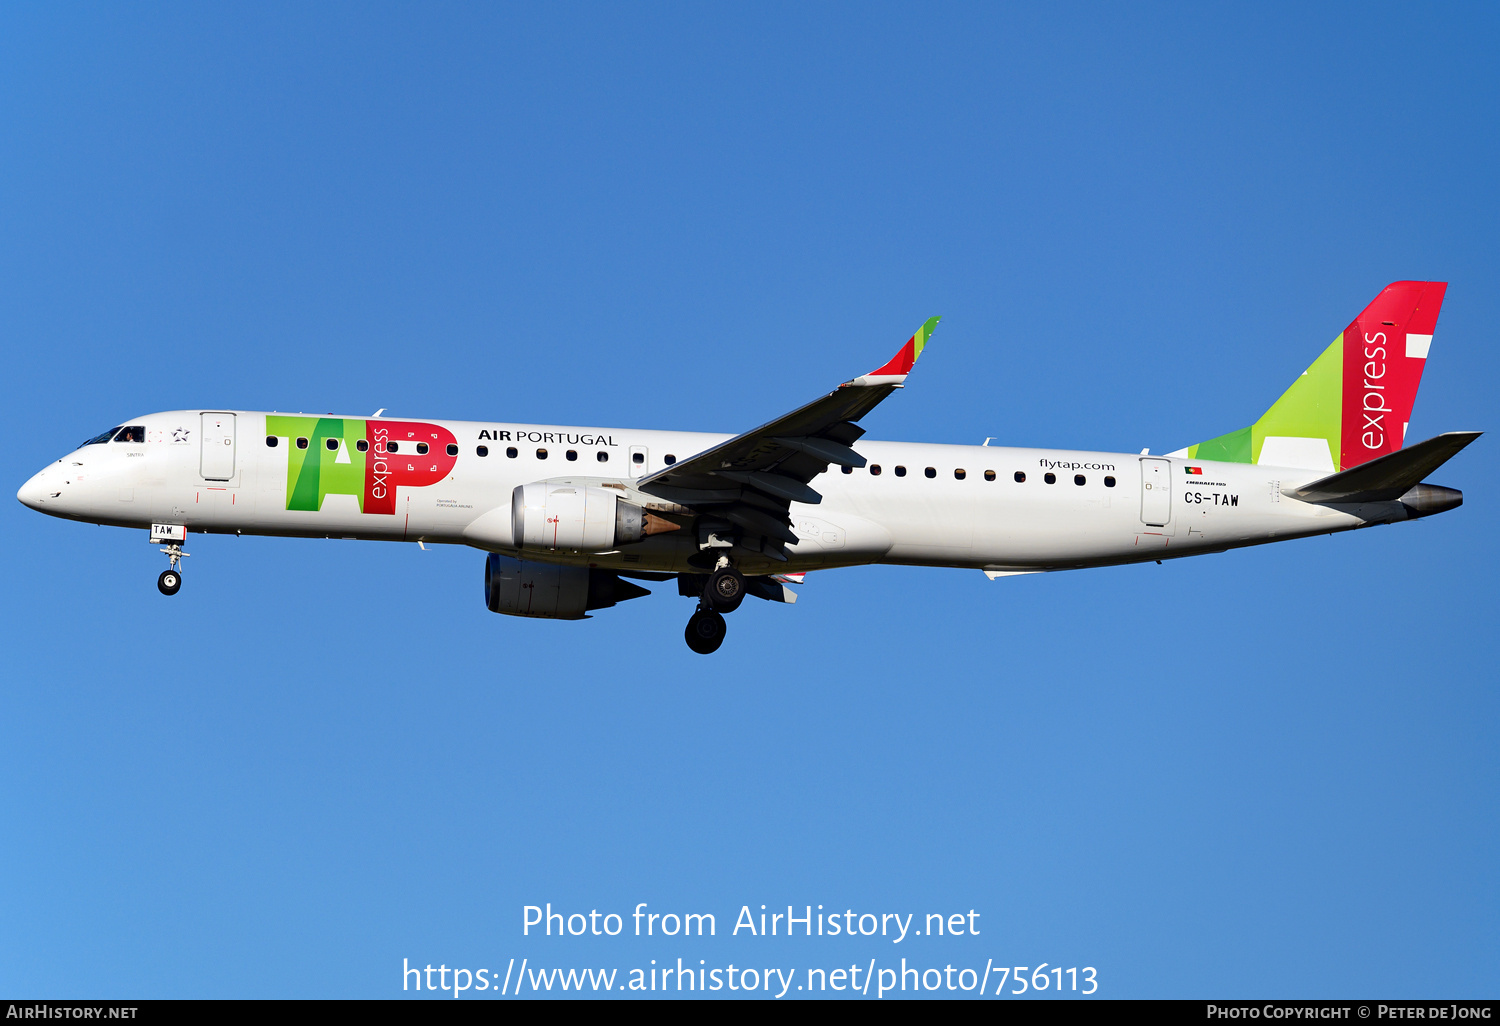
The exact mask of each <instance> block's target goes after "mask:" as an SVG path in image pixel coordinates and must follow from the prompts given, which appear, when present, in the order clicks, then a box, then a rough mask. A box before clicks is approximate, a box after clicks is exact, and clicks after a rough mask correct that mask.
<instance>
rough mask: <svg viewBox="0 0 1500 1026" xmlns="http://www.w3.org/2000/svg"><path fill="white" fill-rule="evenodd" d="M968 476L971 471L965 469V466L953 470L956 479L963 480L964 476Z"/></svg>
mask: <svg viewBox="0 0 1500 1026" xmlns="http://www.w3.org/2000/svg"><path fill="white" fill-rule="evenodd" d="M968 476H969V472H968V471H967V470H965V469H964V468H963V467H959V468H958V469H957V470H955V471H954V472H953V478H954V480H956V481H962V480H963V479H964V478H966V477H968Z"/></svg>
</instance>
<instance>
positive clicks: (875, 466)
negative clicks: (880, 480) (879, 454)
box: [870, 463, 880, 477]
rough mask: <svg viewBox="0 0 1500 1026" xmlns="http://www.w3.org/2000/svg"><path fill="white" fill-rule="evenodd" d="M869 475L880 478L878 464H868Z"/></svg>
mask: <svg viewBox="0 0 1500 1026" xmlns="http://www.w3.org/2000/svg"><path fill="white" fill-rule="evenodd" d="M870 475H871V476H872V477H879V476H880V464H879V463H871V464H870Z"/></svg>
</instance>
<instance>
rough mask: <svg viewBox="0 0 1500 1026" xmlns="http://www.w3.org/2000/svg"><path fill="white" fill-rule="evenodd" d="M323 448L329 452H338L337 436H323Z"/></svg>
mask: <svg viewBox="0 0 1500 1026" xmlns="http://www.w3.org/2000/svg"><path fill="white" fill-rule="evenodd" d="M323 448H325V449H327V450H328V451H329V452H338V451H339V440H338V439H337V438H325V439H323Z"/></svg>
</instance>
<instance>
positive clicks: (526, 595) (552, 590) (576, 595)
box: [484, 552, 651, 620]
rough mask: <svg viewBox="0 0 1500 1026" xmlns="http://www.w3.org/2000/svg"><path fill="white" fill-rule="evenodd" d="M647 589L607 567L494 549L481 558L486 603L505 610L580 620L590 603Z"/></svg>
mask: <svg viewBox="0 0 1500 1026" xmlns="http://www.w3.org/2000/svg"><path fill="white" fill-rule="evenodd" d="M649 594H651V592H649V591H647V590H646V589H645V588H642V587H641V586H640V585H638V584H631V583H630V582H629V581H626V580H623V579H621V578H620V577H619V575H617V574H614V573H611V572H610V571H608V570H596V569H592V568H590V567H586V566H556V565H554V564H551V563H538V562H535V561H533V560H530V559H512V558H510V557H509V556H502V555H500V554H499V553H497V552H492V553H490V555H489V558H488V559H486V560H485V561H484V602H485V605H487V606H489V607H490V611H491V612H495V613H505V614H506V615H508V616H533V617H539V618H542V619H546V620H582V619H583V617H584V614H585V613H587V612H588V611H589V610H591V609H607V608H609V607H610V606H612V605H614V604H615V603H616V602H624V601H625V600H626V599H633V598H640V597H641V596H642V595H649Z"/></svg>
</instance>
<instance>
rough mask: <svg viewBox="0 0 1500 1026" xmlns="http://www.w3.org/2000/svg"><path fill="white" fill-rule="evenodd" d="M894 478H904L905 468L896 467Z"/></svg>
mask: <svg viewBox="0 0 1500 1026" xmlns="http://www.w3.org/2000/svg"><path fill="white" fill-rule="evenodd" d="M896 476H897V477H905V476H906V468H905V467H901V466H898V467H897V468H896Z"/></svg>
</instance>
